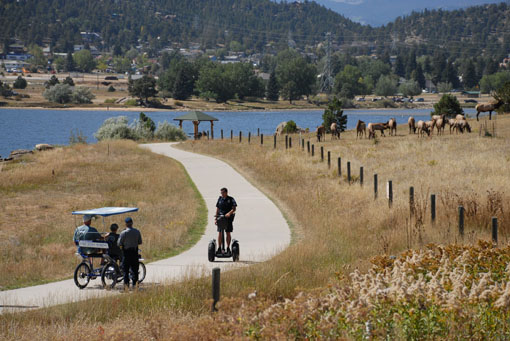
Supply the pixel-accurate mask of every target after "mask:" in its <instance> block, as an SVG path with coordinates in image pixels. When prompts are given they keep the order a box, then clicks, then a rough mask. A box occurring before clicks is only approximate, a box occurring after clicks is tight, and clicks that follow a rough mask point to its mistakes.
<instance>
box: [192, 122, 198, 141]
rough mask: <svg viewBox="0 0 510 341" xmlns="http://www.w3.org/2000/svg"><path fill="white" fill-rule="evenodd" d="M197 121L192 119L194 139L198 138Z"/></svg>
mask: <svg viewBox="0 0 510 341" xmlns="http://www.w3.org/2000/svg"><path fill="white" fill-rule="evenodd" d="M198 123H199V122H198V121H193V126H194V133H195V140H196V139H197V138H198Z"/></svg>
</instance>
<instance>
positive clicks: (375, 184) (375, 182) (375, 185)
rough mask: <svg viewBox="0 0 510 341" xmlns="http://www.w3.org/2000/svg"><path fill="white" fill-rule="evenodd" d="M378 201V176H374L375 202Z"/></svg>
mask: <svg viewBox="0 0 510 341" xmlns="http://www.w3.org/2000/svg"><path fill="white" fill-rule="evenodd" d="M375 199H377V174H374V200H375Z"/></svg>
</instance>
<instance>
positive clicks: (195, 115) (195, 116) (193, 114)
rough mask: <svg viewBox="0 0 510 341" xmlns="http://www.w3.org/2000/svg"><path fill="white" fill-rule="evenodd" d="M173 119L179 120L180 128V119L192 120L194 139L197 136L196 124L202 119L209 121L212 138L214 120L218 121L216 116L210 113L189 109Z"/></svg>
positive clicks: (212, 136) (180, 125)
mask: <svg viewBox="0 0 510 341" xmlns="http://www.w3.org/2000/svg"><path fill="white" fill-rule="evenodd" d="M174 121H179V127H180V128H181V129H182V121H192V122H193V126H194V129H193V132H194V136H195V139H196V138H197V137H198V125H199V124H200V122H202V121H209V122H211V138H214V124H213V122H214V121H218V119H217V118H215V117H212V116H210V115H207V114H206V113H203V112H201V111H190V112H189V113H187V114H185V115H182V116H179V117H177V118H174Z"/></svg>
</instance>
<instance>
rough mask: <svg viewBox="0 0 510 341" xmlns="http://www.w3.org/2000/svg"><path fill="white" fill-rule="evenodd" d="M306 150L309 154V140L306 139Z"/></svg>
mask: <svg viewBox="0 0 510 341" xmlns="http://www.w3.org/2000/svg"><path fill="white" fill-rule="evenodd" d="M306 150H307V152H308V154H310V141H306Z"/></svg>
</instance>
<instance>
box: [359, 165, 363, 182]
mask: <svg viewBox="0 0 510 341" xmlns="http://www.w3.org/2000/svg"><path fill="white" fill-rule="evenodd" d="M359 185H360V186H363V166H362V167H360V168H359Z"/></svg>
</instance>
